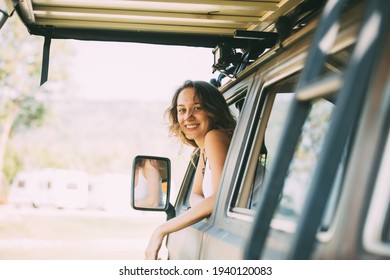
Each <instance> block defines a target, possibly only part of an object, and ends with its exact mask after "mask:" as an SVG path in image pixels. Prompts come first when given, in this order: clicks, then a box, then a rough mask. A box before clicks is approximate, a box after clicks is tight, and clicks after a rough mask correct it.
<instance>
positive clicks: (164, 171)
mask: <svg viewBox="0 0 390 280" xmlns="http://www.w3.org/2000/svg"><path fill="white" fill-rule="evenodd" d="M169 184H170V161H169V159H168V158H160V157H151V156H137V157H135V159H134V161H133V179H132V195H131V201H132V206H133V208H134V209H138V208H140V209H149V210H161V211H163V210H166V209H167V208H168V206H169Z"/></svg>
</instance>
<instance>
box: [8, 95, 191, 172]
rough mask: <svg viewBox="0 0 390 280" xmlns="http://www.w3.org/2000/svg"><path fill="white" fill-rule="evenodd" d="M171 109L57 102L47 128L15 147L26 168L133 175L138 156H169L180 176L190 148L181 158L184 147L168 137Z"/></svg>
mask: <svg viewBox="0 0 390 280" xmlns="http://www.w3.org/2000/svg"><path fill="white" fill-rule="evenodd" d="M168 106H169V102H162V101H155V102H140V101H86V100H62V101H58V100H57V101H52V102H51V103H50V105H49V113H48V115H47V117H46V120H45V123H44V125H43V126H42V127H39V128H35V129H32V130H28V131H25V132H22V133H19V134H17V135H15V136H14V137H13V139H12V144H13V146H14V147H16V150H17V153H18V154H19V155H20V157H21V159H22V161H23V165H24V168H25V169H36V168H44V167H60V168H75V169H81V170H85V171H87V172H89V173H105V172H121V173H128V172H130V169H131V166H132V159H133V158H134V156H135V155H137V154H147V155H158V156H165V157H169V158H170V159H171V161H172V166H173V171H174V172H175V174H180V175H176V176H181V173H182V172H184V170H185V168H186V167H187V164H188V155H189V151H190V150H191V149H190V148H184V150H183V151H184V152H183V155H181V156H179V154H178V153H179V151H180V150H182V148H181V144H179V143H178V142H177V140H175V139H172V138H169V137H168V129H167V124H166V123H165V120H164V112H165V110H166V109H167V107H168ZM174 176H175V175H174Z"/></svg>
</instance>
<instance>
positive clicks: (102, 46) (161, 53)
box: [71, 41, 218, 101]
mask: <svg viewBox="0 0 390 280" xmlns="http://www.w3.org/2000/svg"><path fill="white" fill-rule="evenodd" d="M71 45H72V47H73V48H74V49H75V50H76V55H75V56H73V57H72V68H71V69H72V75H71V79H72V82H74V83H75V84H76V85H77V86H76V90H75V92H73V94H74V95H76V96H77V97H79V98H83V99H99V100H123V99H125V100H142V101H150V100H170V99H171V97H172V95H173V92H174V90H175V89H176V88H177V87H179V86H180V85H181V84H182V83H183V82H184V81H185V80H187V79H192V80H205V81H210V79H211V78H213V77H216V76H217V75H218V73H214V74H213V73H212V69H211V66H212V64H213V54H212V49H207V48H195V47H178V46H163V45H148V44H135V43H112V42H85V41H71Z"/></svg>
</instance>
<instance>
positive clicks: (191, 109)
mask: <svg viewBox="0 0 390 280" xmlns="http://www.w3.org/2000/svg"><path fill="white" fill-rule="evenodd" d="M193 112H194V108H189V109H188V110H187V113H186V116H185V118H184V119H185V120H187V119H189V118H190V117H192V113H193Z"/></svg>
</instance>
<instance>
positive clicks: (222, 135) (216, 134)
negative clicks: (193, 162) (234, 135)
mask: <svg viewBox="0 0 390 280" xmlns="http://www.w3.org/2000/svg"><path fill="white" fill-rule="evenodd" d="M205 142H206V145H207V144H208V143H210V144H211V143H224V144H227V145H229V143H230V135H229V134H228V133H227V132H226V131H223V130H220V129H213V130H210V131H209V132H207V134H206V138H205Z"/></svg>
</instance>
